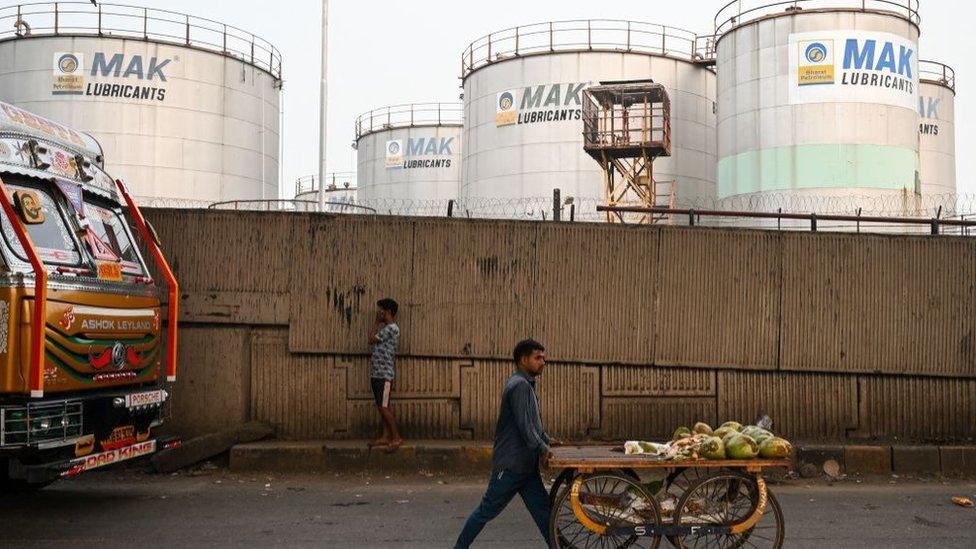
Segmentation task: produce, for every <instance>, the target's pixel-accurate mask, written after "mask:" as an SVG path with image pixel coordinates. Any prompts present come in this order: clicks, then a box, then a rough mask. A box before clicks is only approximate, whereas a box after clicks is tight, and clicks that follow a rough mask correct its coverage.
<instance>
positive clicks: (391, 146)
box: [386, 141, 400, 156]
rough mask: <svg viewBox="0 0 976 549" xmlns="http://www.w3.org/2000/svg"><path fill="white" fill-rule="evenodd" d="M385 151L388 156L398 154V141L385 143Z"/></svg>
mask: <svg viewBox="0 0 976 549" xmlns="http://www.w3.org/2000/svg"><path fill="white" fill-rule="evenodd" d="M386 152H387V153H388V154H389V155H390V156H395V155H398V154H400V142H399V141H390V142H389V143H387V144H386Z"/></svg>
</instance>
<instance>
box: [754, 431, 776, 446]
mask: <svg viewBox="0 0 976 549" xmlns="http://www.w3.org/2000/svg"><path fill="white" fill-rule="evenodd" d="M752 438H753V440H755V441H756V444H762V443H763V442H764V441H766V440H769V439H771V438H775V435H773V433H770V432H769V431H767V430H765V429H760V430H759V432H757V433H756V434H755V435H752Z"/></svg>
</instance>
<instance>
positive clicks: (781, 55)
mask: <svg viewBox="0 0 976 549" xmlns="http://www.w3.org/2000/svg"><path fill="white" fill-rule="evenodd" d="M715 27H716V29H715V30H716V36H717V45H716V48H717V70H718V157H719V158H718V185H717V188H718V197H719V199H720V200H721V201H722V204H723V207H725V208H726V209H747V210H758V211H776V210H777V209H778V208H782V209H783V210H784V211H796V212H801V211H802V212H811V211H812V212H817V213H841V212H843V213H848V214H851V213H855V212H856V211H857V208H863V212H862V213H863V214H865V215H868V214H884V215H898V214H899V213H902V212H903V213H905V214H914V213H915V212H914V211H913V205H914V204H915V203H916V202H917V200H916V199H917V198H918V197H919V196H920V193H921V190H922V189H921V186H920V181H919V175H920V174H919V170H920V166H919V131H918V124H919V119H918V106H919V84H920V78H919V62H918V37H919V16H918V11H917V0H890V1H888V0H865V1H861V0H857V1H845V0H798V1H796V2H786V3H784V2H772V1H761V0H756V1H738V2H731V3H730V4H729V5H728V6H726V7H725V8H724V9H723V10H722V11H720V12H719V14H718V15H717V16H716V19H715ZM899 210H902V212H900V211H899Z"/></svg>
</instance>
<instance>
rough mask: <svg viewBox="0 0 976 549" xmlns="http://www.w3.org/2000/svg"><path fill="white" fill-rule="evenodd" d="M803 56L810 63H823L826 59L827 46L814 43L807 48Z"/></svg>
mask: <svg viewBox="0 0 976 549" xmlns="http://www.w3.org/2000/svg"><path fill="white" fill-rule="evenodd" d="M804 55H805V56H806V58H807V61H808V62H810V63H817V64H819V63H823V62H824V60H825V59H827V46H826V45H825V44H824V43H823V42H814V43H812V44H810V45H809V46H807V50H806V52H805V53H804Z"/></svg>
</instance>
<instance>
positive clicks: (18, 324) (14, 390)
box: [0, 102, 180, 490]
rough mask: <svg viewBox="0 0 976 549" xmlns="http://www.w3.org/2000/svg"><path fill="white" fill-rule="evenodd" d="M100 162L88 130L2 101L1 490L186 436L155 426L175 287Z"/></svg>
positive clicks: (162, 403) (149, 233)
mask: <svg viewBox="0 0 976 549" xmlns="http://www.w3.org/2000/svg"><path fill="white" fill-rule="evenodd" d="M104 161H105V159H104V158H103V151H102V147H101V146H100V144H99V143H98V141H97V140H96V139H95V138H94V137H92V136H91V135H89V134H87V133H84V132H82V131H78V130H76V129H73V128H70V127H68V126H66V125H63V124H60V123H58V122H55V121H53V120H48V119H46V118H43V117H41V116H38V115H35V114H33V113H31V112H28V111H26V110H24V109H22V108H19V107H16V106H14V105H10V104H6V103H2V102H0V488H2V489H3V490H17V489H30V488H38V487H42V486H45V485H47V484H50V483H51V482H53V481H55V480H57V479H59V478H63V477H71V476H75V475H78V474H80V473H82V472H84V471H88V470H91V469H96V468H99V467H104V466H106V465H110V464H114V463H119V462H122V461H126V460H130V459H133V458H139V457H144V456H148V455H151V454H153V453H155V452H158V451H161V450H164V449H167V448H174V447H176V446H179V444H180V440H179V439H178V438H177V437H173V436H160V435H158V431H159V428H160V427H161V425H162V422H163V418H164V416H165V410H166V409H167V401H168V399H169V393H168V392H167V390H166V389H165V388H164V385H163V376H165V378H166V380H167V381H168V382H173V381H175V379H176V345H177V312H178V311H177V305H178V295H179V294H178V292H179V287H178V285H177V282H176V278H175V277H174V275H173V272H172V270H171V269H170V268H169V265H168V264H167V262H166V259H165V257H164V256H163V254H162V251H161V246H160V243H159V238H158V236H157V235H156V232H155V230H154V229H153V228H152V225H151V224H150V223H149V222H148V221H146V219H145V218H144V217H143V216H142V213H141V211H140V210H139V207H138V205H137V204H136V203H135V201H134V200H133V198H132V196H131V195H130V194H129V191H128V189H127V188H126V186H125V184H124V183H123V182H122V181H121V180H118V179H113V178H112V177H110V176H109V174H108V173H107V172H106V171H105V164H104ZM144 256H149V257H151V258H152V261H153V265H154V266H155V270H150V267H149V265H148V264H147V263H146V261H145V260H144ZM164 306H165V311H164V309H163V307H164ZM164 312H165V314H166V316H165V318H164V314H163V313H164Z"/></svg>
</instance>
